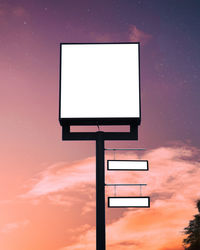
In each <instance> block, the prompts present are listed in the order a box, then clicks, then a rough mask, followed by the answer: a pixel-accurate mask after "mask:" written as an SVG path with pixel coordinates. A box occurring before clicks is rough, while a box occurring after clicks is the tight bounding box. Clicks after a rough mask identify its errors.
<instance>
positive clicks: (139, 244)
mask: <svg viewBox="0 0 200 250" xmlns="http://www.w3.org/2000/svg"><path fill="white" fill-rule="evenodd" d="M199 9H200V2H199V1H197V0H190V1H186V0H173V1H172V0H168V1H157V0H144V1H143V0H138V1H136V0H118V1H117V0H107V1H105V0H101V1H91V0H90V1H89V0H84V1H81V0H76V1H72V0H65V1H63V0H59V1H45V0H44V1H42V0H41V1H38V0H35V1H32V0H30V1H25V0H22V1H14V0H12V1H9V0H7V1H3V0H1V1H0V58H1V59H0V79H1V83H0V93H1V98H0V109H1V127H0V138H1V143H0V150H1V158H0V249H3V250H27V249H29V250H38V249H40V250H82V249H89V250H92V249H95V221H96V220H95V143H94V142H92V141H87V142H86V141H81V142H78V141H76V142H72V141H62V137H61V126H60V124H59V121H58V105H59V60H60V58H59V45H60V43H61V42H65V43H67V42H72V43H76V42H82V43H84V42H131V41H132V42H140V44H141V51H140V52H141V55H140V56H141V57H140V62H141V100H142V121H141V125H140V127H139V139H138V141H128V142H126V141H115V142H106V147H110V148H121V147H123V148H129V147H130V148H139V147H142V148H145V149H146V150H145V151H143V152H142V153H140V154H137V152H135V151H134V152H130V151H129V152H119V153H117V154H116V155H115V157H116V159H119V160H120V159H145V160H148V161H149V171H148V172H145V173H144V172H142V173H139V172H137V173H134V174H132V173H130V172H126V173H120V175H119V174H118V172H117V173H113V172H112V173H108V172H106V182H107V183H117V182H121V183H147V187H144V188H143V195H148V196H150V197H151V208H149V209H114V208H109V209H108V208H106V243H107V249H108V250H114V249H119V250H125V249H127V250H130V249H131V250H132V249H134V250H139V249H140V250H146V249H149V250H181V249H183V247H182V239H183V238H184V235H183V229H184V227H186V226H187V225H188V222H189V220H191V219H192V218H193V215H194V214H195V213H197V209H196V208H195V201H196V200H197V199H199V197H200V192H199V174H200V164H199V151H200V141H199V137H198V132H199V124H200V116H199V115H198V113H199V104H200V101H199V100H200V99H199V96H198V94H199V92H200V85H199V83H198V80H199V78H200V58H199V54H200V48H199V41H200V37H199V24H200V17H199ZM113 157H114V155H113V154H112V153H106V159H113ZM138 194H139V190H138V189H137V188H118V189H117V195H125V196H127V195H138ZM109 195H113V189H112V188H111V187H109V188H107V189H106V198H107V196H109ZM119 236H120V237H119Z"/></svg>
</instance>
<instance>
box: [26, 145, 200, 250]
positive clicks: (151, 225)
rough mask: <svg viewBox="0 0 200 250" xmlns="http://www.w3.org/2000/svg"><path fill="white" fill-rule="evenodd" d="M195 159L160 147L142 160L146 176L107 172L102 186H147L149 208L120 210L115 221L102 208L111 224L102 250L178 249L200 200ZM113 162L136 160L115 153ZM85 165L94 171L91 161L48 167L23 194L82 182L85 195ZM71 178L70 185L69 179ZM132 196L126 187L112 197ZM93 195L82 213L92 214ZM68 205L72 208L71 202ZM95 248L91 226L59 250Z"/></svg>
mask: <svg viewBox="0 0 200 250" xmlns="http://www.w3.org/2000/svg"><path fill="white" fill-rule="evenodd" d="M198 155H199V150H198V149H196V148H194V147H188V146H185V145H181V144H180V145H175V146H173V147H160V148H157V149H154V150H150V151H146V152H145V153H144V154H143V155H142V156H141V158H142V159H148V160H149V165H150V170H149V171H148V172H145V173H144V172H143V173H139V172H138V173H137V172H134V173H130V172H126V173H120V174H119V172H118V173H114V172H110V173H107V175H106V182H107V183H116V182H118V183H147V184H148V187H146V188H145V190H144V195H149V196H150V197H151V208H150V209H124V213H118V215H117V216H115V217H113V216H114V215H112V212H111V210H112V209H111V210H109V211H108V209H107V213H108V215H109V216H111V217H113V218H110V219H111V220H110V222H107V227H106V231H107V244H108V248H107V249H109V250H114V249H119V250H122V249H124V247H126V249H128V250H129V249H132V248H133V246H134V249H136V250H137V249H138V250H139V249H141V250H143V249H149V250H155V249H160V250H161V249H167V247H169V249H170V247H173V248H172V249H182V246H181V242H182V238H183V234H182V230H183V228H184V227H185V226H186V225H187V223H188V221H189V220H190V219H191V218H192V214H194V213H195V200H196V199H198V198H199V197H200V191H199V190H198V188H197V183H198V182H199V174H200V163H199V161H198V160H197V156H198ZM107 158H109V159H111V158H113V156H112V155H108V156H107ZM116 158H117V159H137V158H138V156H137V155H136V154H135V153H134V154H130V153H127V154H117V155H116ZM87 166H93V167H94V158H90V159H86V160H83V161H82V163H81V162H77V163H74V164H72V165H71V166H69V165H68V167H66V165H65V164H63V165H62V164H61V165H60V167H58V166H54V167H50V169H48V170H46V171H45V172H43V174H40V178H39V179H38V180H37V182H36V183H35V185H34V186H33V187H32V189H31V190H30V191H29V192H28V193H27V194H28V195H31V196H32V195H33V196H34V195H35V196H38V195H39V196H40V195H42V196H43V195H50V194H51V195H52V194H53V192H55V191H56V192H59V190H60V191H62V190H63V188H66V189H71V188H72V187H77V186H79V185H81V183H82V182H83V183H84V185H83V186H82V189H83V190H85V191H84V193H86V192H87V185H89V183H90V182H91V178H90V177H91V176H92V179H93V180H94V173H91V172H90V171H91V168H90V167H87ZM82 167H83V168H82ZM58 169H59V170H58ZM66 169H67V170H66ZM69 169H70V170H69ZM93 170H94V169H93ZM82 174H83V176H84V180H83V179H82V177H83V176H82ZM49 175H50V176H49ZM47 176H48V178H47ZM63 177H64V178H63ZM73 178H74V180H72V179H73ZM55 180H56V181H55ZM59 180H60V181H61V183H63V180H65V182H66V184H65V185H60V184H58V183H59ZM44 183H45V185H44ZM55 184H56V185H55ZM51 185H55V187H54V188H49V187H51ZM47 187H48V188H47ZM88 190H90V188H89V189H88ZM131 192H132V191H130V189H128V188H126V189H124V190H123V191H122V190H120V189H119V190H118V191H117V194H118V195H119V194H125V195H127V194H130V193H131ZM134 192H135V191H134ZM92 193H94V190H93V191H92V189H91V191H90V199H87V202H85V203H84V205H85V206H83V207H84V209H83V207H82V214H84V213H93V214H94V213H95V201H94V196H92ZM108 194H110V195H113V190H112V189H111V190H107V195H108ZM77 195H78V194H77ZM78 197H79V199H81V197H82V199H83V200H84V197H83V196H81V195H79V196H78ZM88 197H89V196H88ZM71 202H72V204H73V200H71ZM58 205H59V202H58ZM114 211H115V212H114ZM118 211H119V210H118ZM114 213H115V214H116V213H117V212H116V210H113V214H114ZM119 235H120V237H119ZM158 235H159V240H158ZM94 245H95V228H93V227H91V228H89V229H88V230H85V231H84V232H82V233H81V232H79V233H77V235H76V238H75V239H74V243H73V244H71V245H67V246H65V247H63V248H61V249H62V250H69V249H70V250H78V249H88V250H92V249H94Z"/></svg>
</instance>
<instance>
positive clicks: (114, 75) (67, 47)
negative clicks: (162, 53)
mask: <svg viewBox="0 0 200 250" xmlns="http://www.w3.org/2000/svg"><path fill="white" fill-rule="evenodd" d="M139 71H140V70H139V43H96V44H94V43H92V44H91V43H90V44H89V43H88V44H77V43H76V44H69V43H62V44H61V45H60V110H59V120H60V123H61V125H64V124H69V125H96V124H99V125H109V124H112V125H129V124H133V123H134V124H137V125H139V124H140V118H141V115H140V113H141V112H140V72H139Z"/></svg>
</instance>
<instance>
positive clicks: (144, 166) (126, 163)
mask: <svg viewBox="0 0 200 250" xmlns="http://www.w3.org/2000/svg"><path fill="white" fill-rule="evenodd" d="M107 170H119V171H147V170H149V166H148V161H146V160H108V161H107Z"/></svg>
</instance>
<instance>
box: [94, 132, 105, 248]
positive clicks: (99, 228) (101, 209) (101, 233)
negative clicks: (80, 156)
mask: <svg viewBox="0 0 200 250" xmlns="http://www.w3.org/2000/svg"><path fill="white" fill-rule="evenodd" d="M105 238H106V237H105V170H104V132H101V131H100V132H97V134H96V250H105V249H106V244H105V242H106V240H105Z"/></svg>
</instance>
